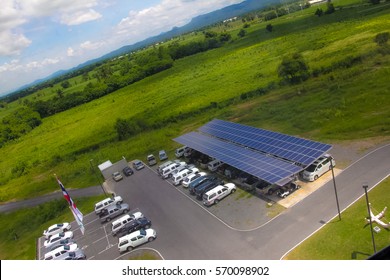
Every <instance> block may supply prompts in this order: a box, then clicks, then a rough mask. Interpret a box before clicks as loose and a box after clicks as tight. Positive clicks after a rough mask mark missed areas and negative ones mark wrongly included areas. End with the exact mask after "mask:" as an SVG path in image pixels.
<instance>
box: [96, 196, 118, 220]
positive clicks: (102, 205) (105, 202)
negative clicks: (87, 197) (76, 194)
mask: <svg viewBox="0 0 390 280" xmlns="http://www.w3.org/2000/svg"><path fill="white" fill-rule="evenodd" d="M122 202H123V200H122V197H120V196H119V195H118V196H115V197H113V198H111V197H107V198H106V199H103V200H102V201H99V202H98V203H96V204H95V214H96V215H99V214H100V213H101V212H102V211H103V210H104V209H105V208H107V207H108V206H110V205H113V204H120V203H122Z"/></svg>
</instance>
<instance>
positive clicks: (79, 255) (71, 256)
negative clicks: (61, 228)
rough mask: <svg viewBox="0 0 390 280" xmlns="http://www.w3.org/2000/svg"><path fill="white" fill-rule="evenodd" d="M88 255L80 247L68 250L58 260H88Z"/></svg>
mask: <svg viewBox="0 0 390 280" xmlns="http://www.w3.org/2000/svg"><path fill="white" fill-rule="evenodd" d="M86 259H87V256H86V255H85V253H84V251H83V250H82V249H80V248H78V249H76V250H75V251H73V252H66V253H65V254H63V255H61V256H60V257H58V258H57V259H56V260H86Z"/></svg>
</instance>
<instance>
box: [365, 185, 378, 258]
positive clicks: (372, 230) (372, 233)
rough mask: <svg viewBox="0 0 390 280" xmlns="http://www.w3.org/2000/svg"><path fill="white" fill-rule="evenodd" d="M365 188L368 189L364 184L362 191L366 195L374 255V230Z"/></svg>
mask: <svg viewBox="0 0 390 280" xmlns="http://www.w3.org/2000/svg"><path fill="white" fill-rule="evenodd" d="M367 188H368V185H367V184H364V185H363V189H364V192H365V194H366V203H367V212H368V219H369V221H370V228H371V239H372V246H373V247H374V253H376V247H375V239H374V229H373V228H372V220H371V213H370V203H369V202H368V193H367Z"/></svg>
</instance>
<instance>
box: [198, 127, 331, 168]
mask: <svg viewBox="0 0 390 280" xmlns="http://www.w3.org/2000/svg"><path fill="white" fill-rule="evenodd" d="M199 130H200V131H201V132H203V133H207V134H210V135H212V136H215V137H218V138H221V139H225V140H228V141H231V142H234V143H237V144H240V145H242V146H245V147H249V148H252V149H255V150H258V151H261V152H263V153H266V154H271V155H273V156H276V157H280V158H283V159H287V160H290V161H293V162H297V163H300V164H302V165H309V164H311V163H312V162H314V161H315V160H316V159H318V158H319V157H320V156H322V155H323V154H324V153H326V152H327V151H329V150H330V149H331V148H332V146H331V145H328V144H323V143H320V142H315V141H311V140H307V139H303V138H299V137H295V136H289V135H286V134H282V133H278V132H273V131H269V130H265V129H260V128H255V127H251V126H246V125H242V124H237V123H232V122H227V121H222V120H218V119H215V120H212V121H211V122H209V123H207V124H205V125H204V126H202V127H201V128H200V129H199Z"/></svg>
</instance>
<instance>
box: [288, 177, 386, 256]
mask: <svg viewBox="0 0 390 280" xmlns="http://www.w3.org/2000/svg"><path fill="white" fill-rule="evenodd" d="M389 192H390V178H387V179H386V180H385V181H383V182H382V183H381V184H380V185H379V186H377V187H376V188H374V189H373V190H371V191H370V192H369V193H368V196H369V201H370V202H371V205H372V207H373V209H375V210H376V211H374V213H375V214H378V213H379V212H380V211H382V210H383V208H384V207H386V206H387V207H389V200H388V196H384V195H383V194H384V193H389ZM362 193H363V194H364V191H363V189H362ZM341 217H342V218H341V221H339V219H338V217H337V218H335V219H334V220H332V221H331V222H329V223H328V224H327V225H326V226H324V227H323V228H322V229H321V230H320V231H318V232H317V233H315V234H314V235H312V236H311V237H310V238H309V239H307V240H306V241H305V242H303V243H302V244H301V245H299V246H298V247H297V248H296V249H294V250H293V251H291V252H290V253H289V254H288V255H287V256H286V259H290V260H296V259H299V260H353V259H358V260H362V259H367V257H368V256H370V255H372V254H373V253H374V251H373V247H372V241H371V232H370V226H369V225H366V224H365V221H364V218H365V217H367V204H366V200H365V197H364V196H363V197H362V198H360V199H359V201H358V202H357V203H355V204H354V205H352V206H351V207H350V208H348V209H347V210H346V211H344V212H343V213H342V214H341ZM382 221H385V222H386V223H388V222H389V221H388V219H387V220H386V219H385V218H384V219H382ZM373 226H376V224H375V223H374V224H373ZM380 228H381V231H380V232H379V233H375V235H374V238H375V245H376V249H377V251H379V250H380V249H382V248H384V247H386V246H388V245H389V243H390V232H389V230H388V229H387V230H386V229H384V228H382V227H380Z"/></svg>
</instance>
